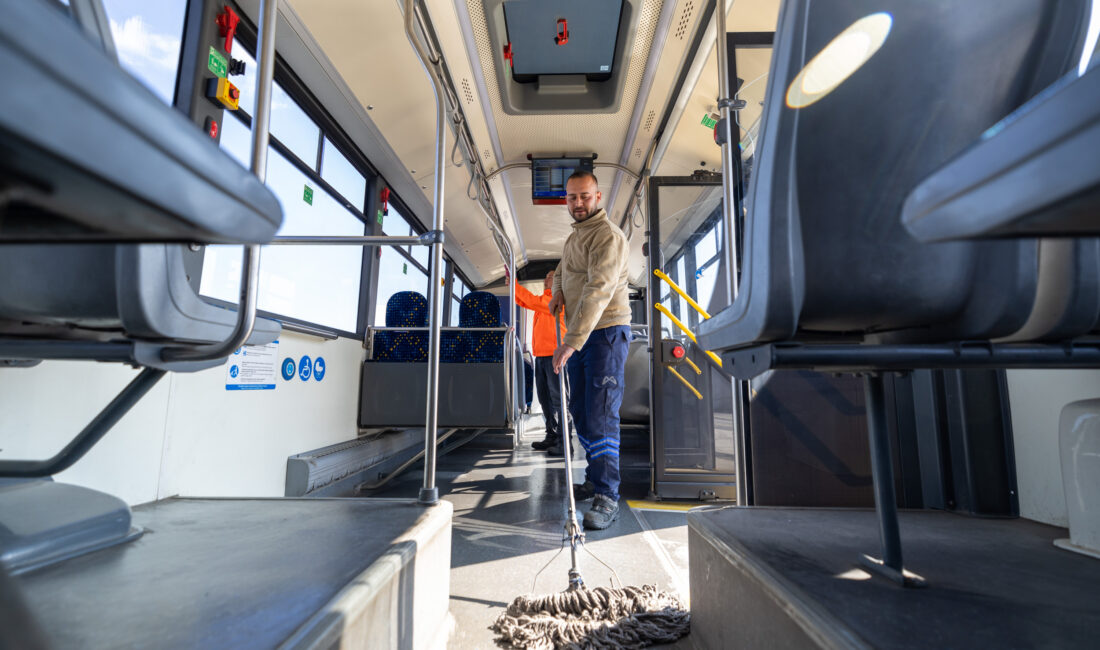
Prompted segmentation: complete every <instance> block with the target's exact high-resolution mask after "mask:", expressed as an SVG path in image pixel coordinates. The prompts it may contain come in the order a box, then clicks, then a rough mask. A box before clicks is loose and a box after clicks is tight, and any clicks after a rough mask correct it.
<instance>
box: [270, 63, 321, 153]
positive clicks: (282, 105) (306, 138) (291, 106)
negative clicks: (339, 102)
mask: <svg viewBox="0 0 1100 650" xmlns="http://www.w3.org/2000/svg"><path fill="white" fill-rule="evenodd" d="M320 134H321V131H320V129H319V128H317V125H316V124H314V123H313V120H311V119H309V116H307V115H306V113H305V111H303V110H302V109H301V107H299V106H298V104H297V103H295V102H294V100H293V99H291V98H290V95H288V94H286V91H285V90H283V88H282V86H280V85H279V84H277V83H276V84H272V86H271V135H273V136H275V137H276V138H278V139H279V142H281V143H283V145H285V146H286V148H287V149H290V151H291V152H293V153H294V155H295V156H298V158H299V159H301V161H302V162H304V163H305V164H307V165H309V166H310V167H312V168H316V167H317V144H318V138H319V137H320Z"/></svg>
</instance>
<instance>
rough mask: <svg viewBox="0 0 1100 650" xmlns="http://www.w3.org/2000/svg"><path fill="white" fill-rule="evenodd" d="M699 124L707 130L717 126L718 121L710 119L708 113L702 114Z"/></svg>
mask: <svg viewBox="0 0 1100 650" xmlns="http://www.w3.org/2000/svg"><path fill="white" fill-rule="evenodd" d="M700 124H702V125H703V126H705V127H707V128H708V129H713V128H714V125H715V124H718V120H716V119H714V118H713V117H711V116H710V113H704V114H703V121H702V122H700Z"/></svg>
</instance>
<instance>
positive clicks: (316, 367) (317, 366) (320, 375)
mask: <svg viewBox="0 0 1100 650" xmlns="http://www.w3.org/2000/svg"><path fill="white" fill-rule="evenodd" d="M313 378H314V379H316V380H317V381H321V380H322V379H324V378H325V359H324V357H317V358H316V359H314V360H313Z"/></svg>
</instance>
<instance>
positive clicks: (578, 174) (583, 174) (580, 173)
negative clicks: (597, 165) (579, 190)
mask: <svg viewBox="0 0 1100 650" xmlns="http://www.w3.org/2000/svg"><path fill="white" fill-rule="evenodd" d="M582 178H591V179H592V182H593V183H595V184H596V189H600V181H598V180H597V179H596V175H595V174H593V173H592V172H590V171H587V170H584V169H578V170H577V171H575V172H573V173H572V174H570V175H569V178H567V179H565V182H566V183H569V181H571V180H580V179H582Z"/></svg>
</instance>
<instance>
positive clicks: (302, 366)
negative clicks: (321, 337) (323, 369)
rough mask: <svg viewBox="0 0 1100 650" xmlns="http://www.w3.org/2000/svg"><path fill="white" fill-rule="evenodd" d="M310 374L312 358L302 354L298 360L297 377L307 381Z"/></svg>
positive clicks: (311, 372)
mask: <svg viewBox="0 0 1100 650" xmlns="http://www.w3.org/2000/svg"><path fill="white" fill-rule="evenodd" d="M312 374H313V359H310V358H309V355H308V354H303V355H302V360H301V361H299V362H298V377H299V378H300V379H301V380H302V381H309V376H310V375H312Z"/></svg>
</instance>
